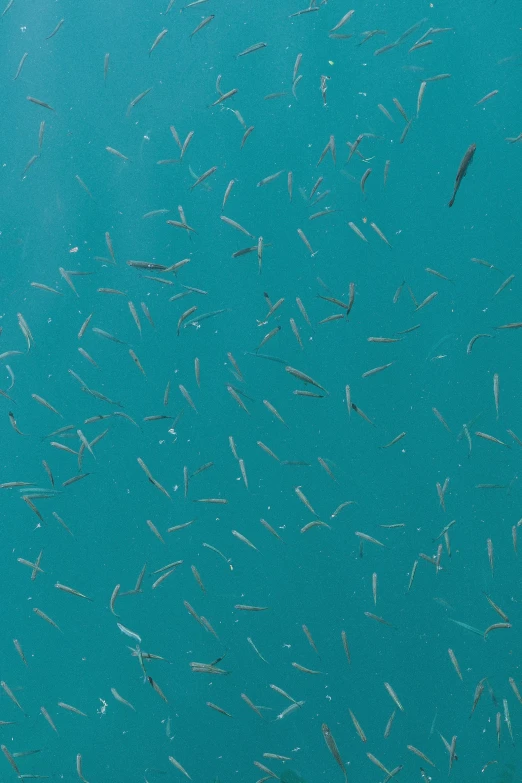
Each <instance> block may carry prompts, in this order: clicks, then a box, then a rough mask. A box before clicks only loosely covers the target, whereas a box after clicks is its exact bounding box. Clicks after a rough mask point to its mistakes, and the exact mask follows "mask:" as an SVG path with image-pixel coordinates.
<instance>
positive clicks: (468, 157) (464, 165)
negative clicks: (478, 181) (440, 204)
mask: <svg viewBox="0 0 522 783" xmlns="http://www.w3.org/2000/svg"><path fill="white" fill-rule="evenodd" d="M476 149H477V145H476V144H470V145H469V147H468V149H467V150H466V152H465V153H464V157H463V158H462V160H461V161H460V165H459V168H458V170H457V176H456V177H455V185H454V187H453V195H452V197H451V199H450V200H449V202H448V207H452V206H453V204H454V201H455V196H456V195H457V192H458V190H459V188H460V185H461V183H462V180H463V179H464V177H465V176H466V173H467V171H468V168H469V165H470V163H471V162H472V160H473V156H474V155H475V150H476Z"/></svg>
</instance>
